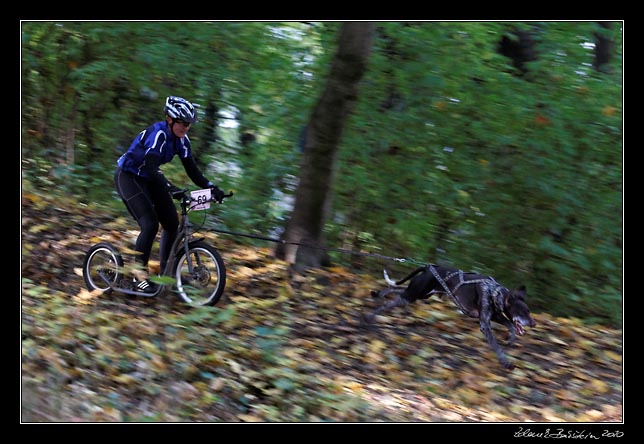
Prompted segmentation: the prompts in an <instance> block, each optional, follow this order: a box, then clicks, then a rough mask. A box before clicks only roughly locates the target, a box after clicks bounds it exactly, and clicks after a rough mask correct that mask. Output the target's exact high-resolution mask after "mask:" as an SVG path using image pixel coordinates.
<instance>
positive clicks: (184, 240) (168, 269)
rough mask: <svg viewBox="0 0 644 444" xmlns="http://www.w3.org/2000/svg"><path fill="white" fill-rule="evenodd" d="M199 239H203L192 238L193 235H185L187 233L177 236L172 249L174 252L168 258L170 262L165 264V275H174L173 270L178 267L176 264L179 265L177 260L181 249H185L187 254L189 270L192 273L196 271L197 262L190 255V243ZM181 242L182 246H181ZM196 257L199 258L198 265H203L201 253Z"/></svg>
mask: <svg viewBox="0 0 644 444" xmlns="http://www.w3.org/2000/svg"><path fill="white" fill-rule="evenodd" d="M199 240H201V239H196V238H192V237H191V236H185V235H180V236H177V238H176V239H175V240H174V243H173V245H172V249H171V252H172V253H171V254H170V257H169V258H168V262H167V263H166V265H165V270H163V274H164V276H172V275H173V271H174V270H175V268H176V265H177V264H176V262H177V260H178V259H179V253H180V252H181V250H183V252H184V253H185V255H186V261H187V262H188V271H189V272H190V274H192V273H193V272H194V269H195V264H194V261H193V260H192V257H191V255H190V243H191V242H196V241H199ZM180 244H181V246H179V245H180ZM196 258H197V261H196V262H197V263H196V266H197V267H198V266H199V265H201V259H200V258H199V255H197V256H196Z"/></svg>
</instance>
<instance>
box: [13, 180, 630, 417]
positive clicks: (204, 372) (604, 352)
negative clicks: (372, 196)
mask: <svg viewBox="0 0 644 444" xmlns="http://www.w3.org/2000/svg"><path fill="white" fill-rule="evenodd" d="M134 228H135V226H134V224H133V222H132V221H130V220H129V219H127V218H125V217H121V218H113V217H110V216H108V215H107V214H97V213H96V211H95V210H93V209H91V208H89V207H83V206H78V205H74V206H72V205H66V204H62V203H60V202H57V201H55V200H52V199H49V198H44V197H42V196H40V195H37V194H32V193H25V194H24V196H23V208H22V310H21V316H22V319H21V325H22V362H21V365H22V378H21V379H22V390H21V395H22V403H21V409H22V410H21V411H22V421H23V422H41V421H46V422H76V421H78V422H104V421H118V422H126V421H136V422H146V421H154V422H195V421H200V422H255V421H261V422H321V421H335V422H420V421H423V422H531V421H537V422H593V423H595V422H621V421H623V416H622V415H623V408H622V400H623V364H622V343H623V341H622V331H621V330H612V329H608V328H605V327H602V326H595V325H584V324H582V322H581V321H579V320H577V319H563V318H554V317H551V316H549V315H547V314H543V313H535V314H534V317H535V319H536V321H537V323H538V325H537V327H535V328H532V329H529V330H527V332H526V334H525V336H523V337H520V338H519V340H518V341H517V344H516V345H515V347H513V348H508V347H507V346H506V345H505V332H504V331H503V329H501V328H495V332H496V334H497V337H498V338H499V340H500V342H501V344H502V345H503V347H504V349H505V350H506V351H507V352H508V354H509V355H510V356H511V358H512V359H513V361H514V362H515V363H516V366H517V367H516V369H515V370H514V371H512V372H508V371H506V370H504V369H503V368H502V367H501V366H500V365H499V364H498V362H497V360H496V357H495V355H494V353H493V352H492V351H491V349H490V348H489V347H488V346H487V344H486V342H485V340H484V338H483V336H482V335H481V333H480V331H479V328H478V324H477V322H475V321H472V320H470V319H467V318H464V317H463V316H461V315H460V314H459V313H458V312H457V311H456V309H455V307H454V306H453V305H452V304H451V303H449V302H448V301H441V300H439V299H435V298H432V299H430V300H429V301H428V302H427V303H423V302H420V303H416V304H413V305H411V306H410V307H409V308H408V309H407V310H402V309H400V310H398V311H393V312H390V313H389V314H388V315H387V316H381V317H379V318H378V322H377V324H376V326H375V327H374V328H371V329H365V328H363V327H361V326H360V324H359V322H358V317H359V315H360V314H361V313H363V312H365V311H368V310H372V309H373V308H375V307H376V306H377V304H379V303H380V301H375V300H373V299H372V298H371V296H370V295H369V292H370V290H372V289H376V288H380V287H381V286H382V284H383V282H382V278H381V276H375V275H374V276H372V275H357V274H352V273H351V272H350V271H349V270H347V269H343V268H339V267H336V268H330V269H324V270H315V271H311V272H309V273H307V274H305V275H294V276H291V275H290V274H289V272H288V267H287V266H286V264H284V263H283V262H281V261H278V260H276V259H275V258H274V257H272V256H271V253H270V250H269V249H268V248H266V249H262V248H253V247H248V246H243V245H240V244H237V243H235V242H234V239H231V238H230V237H228V238H224V237H223V236H222V237H216V236H214V235H210V234H209V235H208V237H209V238H210V239H211V241H212V242H213V244H215V245H216V246H217V247H218V248H219V249H220V251H221V252H222V254H223V256H224V258H225V260H226V264H227V268H228V284H227V287H226V294H225V295H224V297H223V298H222V300H221V301H220V303H219V304H218V305H217V306H216V307H209V308H199V309H194V308H188V307H186V306H184V305H182V304H181V303H180V302H179V301H178V298H176V296H174V295H173V294H172V293H167V294H166V295H165V296H163V297H160V298H157V299H145V298H133V297H127V296H118V295H110V296H105V295H99V294H93V293H90V292H88V291H87V290H86V289H84V287H83V280H82V276H81V272H80V269H81V265H82V261H83V257H84V252H85V251H86V249H87V248H88V247H89V246H90V245H91V244H92V243H94V242H97V241H99V240H108V241H110V242H113V243H114V244H115V245H117V246H119V247H122V248H126V247H131V245H132V243H133V239H134V238H135V236H136V234H137V232H136V231H134ZM269 247H270V246H269Z"/></svg>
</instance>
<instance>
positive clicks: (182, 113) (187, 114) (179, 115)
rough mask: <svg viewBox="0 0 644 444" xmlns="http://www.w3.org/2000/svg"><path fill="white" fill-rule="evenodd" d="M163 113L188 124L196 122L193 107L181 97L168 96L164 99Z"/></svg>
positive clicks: (195, 112) (195, 111) (195, 113)
mask: <svg viewBox="0 0 644 444" xmlns="http://www.w3.org/2000/svg"><path fill="white" fill-rule="evenodd" d="M164 111H165V113H166V115H168V116H170V117H172V119H181V120H183V121H184V122H188V123H193V122H196V121H197V110H196V109H195V106H194V105H193V104H192V103H190V102H188V101H187V100H186V99H184V98H182V97H177V96H170V97H168V98H167V99H165V108H164Z"/></svg>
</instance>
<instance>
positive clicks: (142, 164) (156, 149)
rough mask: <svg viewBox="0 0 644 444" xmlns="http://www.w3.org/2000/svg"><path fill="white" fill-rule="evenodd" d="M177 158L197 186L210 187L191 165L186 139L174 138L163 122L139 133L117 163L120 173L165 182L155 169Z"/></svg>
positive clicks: (195, 166)
mask: <svg viewBox="0 0 644 444" xmlns="http://www.w3.org/2000/svg"><path fill="white" fill-rule="evenodd" d="M174 156H179V158H180V159H181V162H182V163H183V166H184V168H185V170H186V172H187V173H188V176H189V177H190V178H191V179H192V181H193V182H194V183H195V184H196V185H197V186H199V187H202V188H206V187H208V186H210V185H211V182H209V181H208V180H207V179H206V178H205V177H204V176H203V174H201V171H199V168H198V167H197V164H196V163H195V161H194V159H193V157H192V148H191V146H190V139H189V138H188V136H185V137H181V138H179V137H176V136H175V135H174V134H172V130H171V129H170V127H169V126H168V123H167V122H166V121H165V120H164V121H161V122H156V123H154V124H152V125H150V126H149V127H147V128H146V129H145V130H143V131H141V132H140V133H139V134H138V135H137V136H136V137H135V138H134V140H133V141H132V144H131V145H130V148H128V150H127V151H126V152H125V154H123V155H122V156H121V157H120V158H119V160H118V161H117V165H118V167H119V168H121V169H122V170H123V171H126V172H128V173H132V174H134V175H136V176H139V177H143V178H145V179H150V180H153V179H161V178H162V179H163V180H164V181H165V182H166V183H167V180H166V179H165V178H164V177H163V175H162V174H161V172H160V171H159V166H160V165H163V164H164V163H168V162H170V161H171V160H172V159H173V158H174Z"/></svg>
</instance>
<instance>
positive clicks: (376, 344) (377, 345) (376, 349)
mask: <svg viewBox="0 0 644 444" xmlns="http://www.w3.org/2000/svg"><path fill="white" fill-rule="evenodd" d="M386 346H387V344H385V343H384V342H382V341H381V340H379V339H374V340H373V341H371V343H370V344H369V350H371V351H372V352H373V353H380V352H381V351H382V349H383V348H385V347H386Z"/></svg>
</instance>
